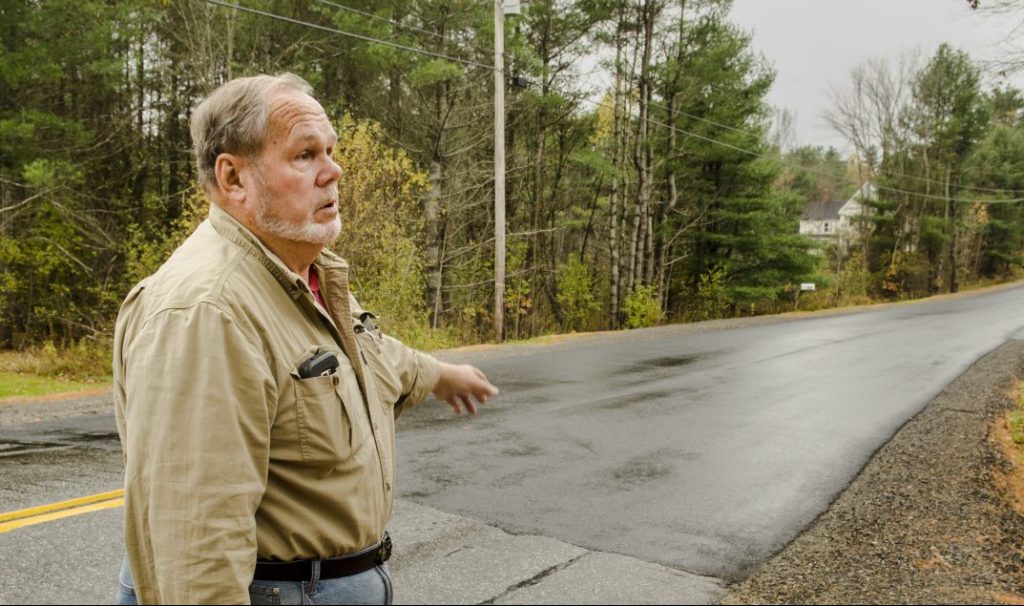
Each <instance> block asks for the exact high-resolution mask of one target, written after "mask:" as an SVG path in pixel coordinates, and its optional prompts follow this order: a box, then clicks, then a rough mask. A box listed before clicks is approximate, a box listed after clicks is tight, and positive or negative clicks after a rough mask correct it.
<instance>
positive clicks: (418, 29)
mask: <svg viewBox="0 0 1024 606" xmlns="http://www.w3.org/2000/svg"><path fill="white" fill-rule="evenodd" d="M317 2H319V3H321V4H326V5H327V6H332V7H334V8H336V9H339V10H343V11H348V12H350V13H355V14H357V15H362V16H363V17H366V18H368V19H373V20H375V21H381V22H383V23H388V24H390V25H393V26H395V27H399V28H402V29H405V30H408V31H413V32H418V33H421V34H425V35H427V36H433V37H435V38H438V39H440V40H442V41H444V42H448V41H449V40H448V39H447V38H445V37H444V35H443V34H439V33H437V32H432V31H430V30H427V29H423V28H421V27H416V26H414V25H407V24H405V23H402V22H401V21H397V20H395V19H388V18H387V17H381V16H380V15H375V14H373V13H371V12H369V11H364V10H360V9H358V8H353V7H351V6H345V5H344V4H338V3H337V2H332V0H317ZM472 48H473V49H475V50H478V51H483V52H486V53H490V52H492V51H493V49H489V48H484V47H482V46H478V45H476V44H474V45H472Z"/></svg>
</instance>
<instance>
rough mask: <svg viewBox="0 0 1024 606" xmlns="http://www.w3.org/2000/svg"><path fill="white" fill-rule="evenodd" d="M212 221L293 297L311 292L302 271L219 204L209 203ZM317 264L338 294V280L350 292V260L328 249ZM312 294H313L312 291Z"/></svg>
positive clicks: (320, 271)
mask: <svg viewBox="0 0 1024 606" xmlns="http://www.w3.org/2000/svg"><path fill="white" fill-rule="evenodd" d="M210 223H211V224H212V225H213V228H214V229H215V230H216V231H217V233H218V234H220V235H221V237H223V238H226V239H227V240H229V241H230V242H233V243H234V244H237V245H238V246H239V247H241V248H242V249H243V250H245V251H246V252H247V253H249V254H250V255H252V256H253V257H255V258H256V259H257V260H259V262H260V263H261V264H262V265H263V266H264V267H266V268H267V271H269V272H270V273H271V275H273V276H274V278H275V279H277V281H278V282H279V283H280V284H281V286H282V288H284V289H285V291H287V292H288V294H290V295H291V297H292V298H293V299H298V298H299V297H300V296H301V295H302V294H303V293H304V292H308V291H309V286H308V285H307V284H306V282H305V281H304V280H303V279H302V277H301V276H300V275H299V274H297V273H295V272H294V271H292V270H291V269H289V268H288V266H287V265H285V264H284V262H283V261H281V258H280V257H278V256H277V255H276V254H274V252H273V251H272V250H270V249H269V248H267V246H266V245H265V244H264V243H263V242H261V241H260V239H259V238H257V237H256V234H254V233H252V232H251V231H249V229H248V228H247V227H245V226H244V225H242V224H241V222H239V221H238V219H235V218H234V217H232V216H231V215H230V214H228V212H227V211H225V210H224V209H223V208H221V207H220V206H218V205H217V204H216V203H211V204H210ZM314 265H315V266H316V268H317V271H318V273H319V277H320V279H321V281H324V282H328V283H329V284H328V285H329V287H333V288H332V290H333V291H334V292H335V293H338V292H339V290H338V289H337V286H339V284H338V279H339V278H343V279H344V281H345V283H346V288H345V289H344V291H342V292H344V294H345V295H347V294H348V292H347V290H348V289H347V282H348V263H346V262H345V260H344V259H342V258H341V257H339V256H338V255H336V254H334V253H332V252H331V251H329V250H327V249H326V248H325V249H324V250H323V251H322V252H321V253H320V255H319V256H318V257H317V258H316V261H314ZM310 294H311V295H312V293H310Z"/></svg>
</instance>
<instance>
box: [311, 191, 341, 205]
mask: <svg viewBox="0 0 1024 606" xmlns="http://www.w3.org/2000/svg"><path fill="white" fill-rule="evenodd" d="M328 204H334V205H335V206H337V205H338V188H337V187H333V188H331V189H330V190H329V191H328V192H327V193H326V194H324V196H323V197H322V198H320V199H319V200H317V201H316V202H314V203H313V210H317V209H319V208H323V207H324V206H327V205H328Z"/></svg>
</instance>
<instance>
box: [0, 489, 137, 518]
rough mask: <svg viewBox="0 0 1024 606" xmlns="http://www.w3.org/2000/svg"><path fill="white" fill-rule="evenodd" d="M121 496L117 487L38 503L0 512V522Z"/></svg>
mask: <svg viewBox="0 0 1024 606" xmlns="http://www.w3.org/2000/svg"><path fill="white" fill-rule="evenodd" d="M123 496H124V489H123V488H119V489H117V490H111V491H110V492H101V493H99V494H93V495H89V496H87V497H78V498H77V499H69V500H67V501H60V502H57V503H50V504H49V505H39V506H38V507H29V508H28V509H19V510H17V511H11V512H8V513H0V522H8V521H10V520H17V519H19V518H29V517H32V516H37V515H39V514H43V513H48V512H51V511H59V510H61V509H71V508H72V507H78V506H80V505H88V504H89V503H96V502H99V501H108V500H110V499H116V498H119V497H123Z"/></svg>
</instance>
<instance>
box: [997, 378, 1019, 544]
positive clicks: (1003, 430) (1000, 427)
mask: <svg viewBox="0 0 1024 606" xmlns="http://www.w3.org/2000/svg"><path fill="white" fill-rule="evenodd" d="M1017 389H1018V390H1019V389H1020V387H1019V386H1018V388H1017ZM1011 414H1013V413H1012V412H1008V413H1006V414H1004V415H1002V416H1000V417H999V418H997V419H996V420H995V422H994V423H992V428H991V431H990V432H989V439H990V440H991V441H992V442H993V444H994V446H995V448H996V449H997V450H998V451H999V452H1000V453H1001V454H1002V455H1003V460H1004V461H1005V462H1006V464H1005V465H1002V466H999V467H996V468H995V469H994V470H993V471H992V476H993V479H994V480H995V483H996V487H997V488H998V489H999V490H1000V491H1002V493H1003V494H1004V495H1006V496H1007V497H1008V498H1009V499H1010V501H1011V502H1012V503H1013V507H1014V509H1016V510H1017V513H1018V514H1020V515H1022V516H1024V447H1021V445H1019V444H1016V443H1015V442H1014V441H1013V436H1012V432H1011V431H1010V415H1011ZM1022 540H1024V539H1022Z"/></svg>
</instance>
